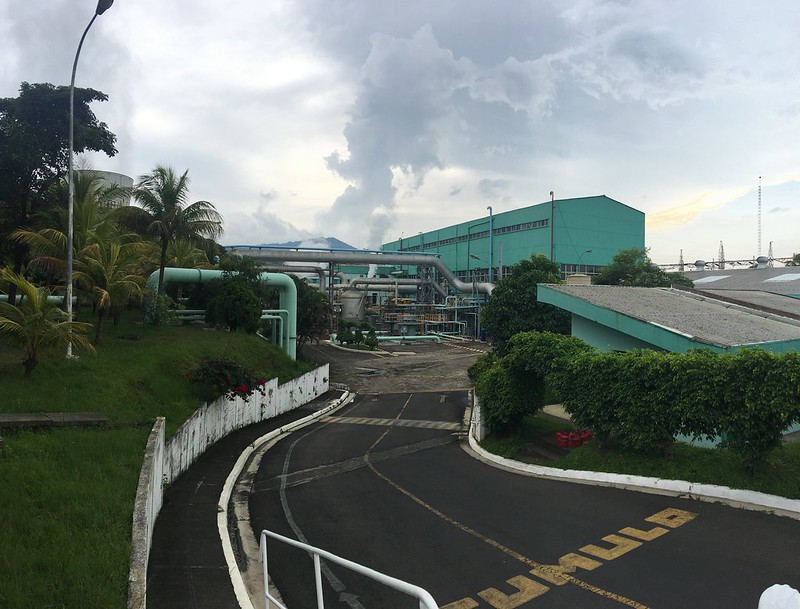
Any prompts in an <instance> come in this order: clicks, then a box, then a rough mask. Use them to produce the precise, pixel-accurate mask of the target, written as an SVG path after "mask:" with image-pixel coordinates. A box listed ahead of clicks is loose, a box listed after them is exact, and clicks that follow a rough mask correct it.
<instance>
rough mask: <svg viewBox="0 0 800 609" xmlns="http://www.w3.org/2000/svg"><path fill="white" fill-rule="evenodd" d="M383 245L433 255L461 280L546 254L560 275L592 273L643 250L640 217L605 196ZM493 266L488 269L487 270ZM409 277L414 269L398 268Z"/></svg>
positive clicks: (483, 277)
mask: <svg viewBox="0 0 800 609" xmlns="http://www.w3.org/2000/svg"><path fill="white" fill-rule="evenodd" d="M487 211H488V212H489V213H488V215H486V216H484V217H482V218H477V219H475V220H470V221H467V222H462V223H461V224H454V225H452V226H447V227H445V228H440V229H437V230H432V231H428V232H426V233H419V234H417V235H413V236H409V237H406V238H402V239H398V240H397V241H392V242H390V243H385V244H384V245H383V246H382V247H381V249H382V250H383V251H391V252H417V253H426V254H437V255H438V256H439V257H440V258H441V260H442V262H444V264H445V265H446V266H447V267H448V268H449V269H451V270H452V271H453V272H454V273H455V275H456V276H457V277H458V278H459V279H461V280H462V281H495V280H497V279H498V278H500V277H502V276H503V275H504V274H506V272H507V269H508V267H509V266H511V265H513V264H514V263H516V262H519V261H520V260H526V259H528V258H530V257H531V255H533V254H544V255H545V256H547V257H548V258H550V259H551V260H553V261H555V262H556V263H558V264H559V265H560V267H561V273H562V276H567V275H571V274H574V273H579V272H580V273H587V274H594V273H596V272H597V270H598V269H599V268H600V267H602V266H605V265H608V264H609V263H610V262H611V260H612V258H613V257H614V255H616V254H617V252H619V251H620V250H623V249H629V248H634V247H636V248H644V246H645V245H644V213H643V212H641V211H639V210H636V209H634V208H632V207H630V206H628V205H625V204H624V203H620V202H619V201H615V200H614V199H611V198H609V197H607V196H605V195H599V196H593V197H579V198H575V199H555V200H552V201H547V202H545V203H539V204H537V205H531V206H528V207H523V208H520V209H514V210H511V211H506V212H502V213H498V214H492V209H491V207H488V208H487ZM490 267H491V271H490ZM402 270H403V271H404V273H405V274H406V275H408V276H414V275H415V274H416V267H413V266H409V267H407V268H403V269H402Z"/></svg>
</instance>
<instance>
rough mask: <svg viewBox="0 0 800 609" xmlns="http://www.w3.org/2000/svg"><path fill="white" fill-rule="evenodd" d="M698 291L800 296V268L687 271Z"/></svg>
mask: <svg viewBox="0 0 800 609" xmlns="http://www.w3.org/2000/svg"><path fill="white" fill-rule="evenodd" d="M683 274H684V275H686V276H687V277H688V278H689V279H691V280H692V281H693V282H694V287H695V288H697V289H698V290H705V289H714V290H762V291H765V292H772V293H774V294H800V267H792V266H789V267H777V268H775V267H772V268H765V269H715V270H713V271H686V272H684V273H683Z"/></svg>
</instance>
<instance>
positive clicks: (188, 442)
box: [128, 364, 329, 609]
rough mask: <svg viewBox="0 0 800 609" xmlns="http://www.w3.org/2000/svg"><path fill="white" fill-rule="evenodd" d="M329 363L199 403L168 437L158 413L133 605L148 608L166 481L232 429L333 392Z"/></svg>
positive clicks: (136, 531) (142, 498)
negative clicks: (245, 395)
mask: <svg viewBox="0 0 800 609" xmlns="http://www.w3.org/2000/svg"><path fill="white" fill-rule="evenodd" d="M328 379H329V366H328V364H325V365H324V366H320V367H319V368H317V369H316V370H313V371H311V372H309V373H307V374H304V375H303V376H301V377H300V378H297V379H295V380H293V381H289V382H288V383H284V384H283V385H278V381H277V379H273V380H271V381H269V382H268V383H267V384H266V386H265V392H266V395H265V396H264V397H261V395H259V394H258V393H256V394H255V395H253V396H251V397H250V399H249V400H247V401H245V400H243V399H242V398H239V397H237V398H235V399H234V400H233V401H230V400H228V399H226V398H220V399H219V400H217V401H216V402H212V403H210V404H206V405H204V406H202V407H201V408H199V409H198V410H197V411H196V412H195V413H194V414H193V415H192V416H191V417H190V418H189V419H187V420H186V421H185V422H184V423H183V425H181V426H180V428H178V431H177V432H175V435H174V436H172V437H171V438H170V439H169V440H168V441H167V442H165V441H164V418H163V417H159V418H158V419H157V420H156V423H155V425H154V426H153V429H152V431H151V432H150V436H149V437H148V440H147V447H146V449H145V455H144V460H143V463H142V470H141V472H140V474H139V485H138V487H137V489H136V502H135V504H134V511H133V532H132V535H131V562H130V571H129V575H128V609H145V608H146V596H147V560H148V557H149V556H150V543H151V541H152V538H153V528H154V526H155V522H156V518H157V516H158V513H159V511H160V510H161V505H162V501H163V496H164V490H163V489H164V486H166V485H168V484H170V483H172V482H173V481H174V480H175V479H176V478H177V477H178V476H180V475H181V474H182V473H183V472H185V471H186V470H187V469H189V466H190V465H191V464H192V463H194V461H195V460H196V459H197V458H198V457H199V456H200V455H202V454H203V453H204V452H205V451H206V450H207V449H208V447H209V446H211V445H212V444H214V442H216V441H217V440H219V439H220V438H223V437H225V436H227V435H228V434H229V433H231V432H232V431H235V430H237V429H241V428H242V427H246V426H248V425H252V424H253V423H259V422H261V421H265V420H267V419H271V418H273V417H276V416H278V415H280V414H283V413H285V412H289V411H290V410H294V409H295V408H297V407H298V406H302V405H303V404H307V403H308V402H310V401H312V400H314V399H316V398H317V397H319V396H320V395H322V394H323V393H325V392H326V391H328V387H329V383H328Z"/></svg>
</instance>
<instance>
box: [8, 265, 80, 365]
mask: <svg viewBox="0 0 800 609" xmlns="http://www.w3.org/2000/svg"><path fill="white" fill-rule="evenodd" d="M0 282H2V283H8V284H10V285H13V286H15V287H16V291H17V293H18V294H21V295H22V301H21V302H20V303H19V304H18V305H17V306H14V305H12V304H9V303H7V302H0V335H3V336H6V337H8V338H10V339H11V341H12V342H14V343H17V344H19V345H21V346H22V347H23V348H24V350H25V359H23V360H22V365H23V367H24V368H25V376H30V375H31V372H33V369H34V368H35V367H36V364H38V363H39V354H40V353H41V351H42V350H43V349H46V348H48V347H51V348H54V347H62V348H63V347H66V346H67V345H68V344H70V345H72V346H73V347H78V348H83V349H86V350H87V351H90V352H93V351H94V348H93V347H92V344H91V342H89V339H88V338H87V337H86V332H88V330H89V328H91V324H87V323H81V322H77V321H68V320H67V314H66V313H65V312H64V311H62V310H61V309H59V308H58V305H57V304H56V303H55V302H51V301H50V299H49V298H48V297H49V296H50V291H49V290H48V289H47V288H39V287H36V286H35V285H33V284H32V283H30V282H29V281H28V280H26V279H25V278H24V277H22V276H21V275H18V274H16V273H15V272H13V271H12V270H11V269H8V268H6V269H0Z"/></svg>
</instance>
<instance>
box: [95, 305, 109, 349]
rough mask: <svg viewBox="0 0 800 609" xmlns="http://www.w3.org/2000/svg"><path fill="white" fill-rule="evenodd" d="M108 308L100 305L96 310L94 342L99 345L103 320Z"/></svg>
mask: <svg viewBox="0 0 800 609" xmlns="http://www.w3.org/2000/svg"><path fill="white" fill-rule="evenodd" d="M107 311H108V309H107V308H106V307H100V308H99V309H98V310H97V326H95V329H94V344H95V345H99V344H100V339H101V338H103V321H104V320H105V318H106V312H107Z"/></svg>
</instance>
